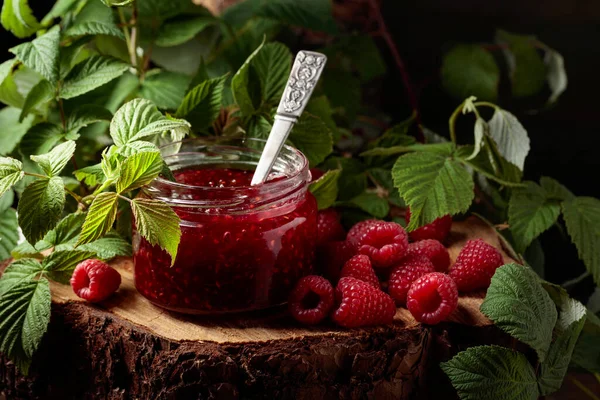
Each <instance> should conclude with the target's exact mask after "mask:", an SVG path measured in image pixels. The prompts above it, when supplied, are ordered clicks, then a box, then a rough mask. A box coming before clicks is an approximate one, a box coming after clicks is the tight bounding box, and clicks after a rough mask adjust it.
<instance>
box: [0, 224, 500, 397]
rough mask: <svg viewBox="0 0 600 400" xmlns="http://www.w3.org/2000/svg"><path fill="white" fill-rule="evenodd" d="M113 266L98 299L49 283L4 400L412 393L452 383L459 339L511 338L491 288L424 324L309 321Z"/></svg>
mask: <svg viewBox="0 0 600 400" xmlns="http://www.w3.org/2000/svg"><path fill="white" fill-rule="evenodd" d="M478 237H481V238H484V239H485V240H486V241H487V242H488V243H490V244H493V245H495V246H496V247H498V248H499V249H502V253H503V255H504V257H505V261H507V262H510V261H512V259H511V258H510V257H509V256H508V255H507V253H506V251H505V250H504V249H503V248H502V244H501V240H500V238H499V237H498V235H497V234H496V232H495V231H494V230H493V229H492V228H490V227H489V226H488V225H487V224H485V223H484V222H482V221H481V220H479V219H477V218H474V217H471V218H469V219H468V220H467V221H464V222H456V223H454V225H453V229H452V233H451V235H450V238H449V243H450V254H451V257H452V259H453V260H454V259H455V258H456V255H457V254H458V252H459V250H460V248H461V247H462V246H463V245H464V243H465V242H466V240H468V239H472V238H478ZM113 265H114V267H115V268H117V270H118V271H119V272H120V273H121V276H122V278H123V282H122V285H121V288H120V289H119V291H118V292H117V293H116V294H115V295H114V296H113V297H111V298H110V299H109V300H107V301H105V302H103V303H101V304H98V305H91V304H88V303H85V302H83V301H81V299H79V298H77V297H76V296H75V295H74V294H73V292H72V290H71V288H70V287H69V286H66V285H60V284H54V283H53V284H51V290H52V316H51V321H50V326H49V328H48V332H47V334H46V336H45V337H44V339H43V341H42V344H41V346H40V349H39V351H38V352H37V353H36V355H35V357H34V360H33V364H32V366H31V371H30V375H29V376H27V377H25V376H22V375H21V374H20V373H19V372H18V370H16V368H15V366H14V364H13V363H12V362H10V361H8V360H7V359H6V358H3V357H0V399H3V396H4V399H61V400H65V399H209V398H210V399H212V398H218V399H236V398H271V399H273V398H277V399H279V398H290V399H328V398H331V399H339V398H341V399H361V398H373V399H388V398H389V399H409V398H410V399H412V398H429V396H431V394H432V393H435V392H439V391H444V390H445V392H444V393H445V395H444V397H443V398H451V397H452V396H453V395H451V394H450V393H453V392H452V391H451V389H450V386H449V383H448V381H447V380H446V379H445V378H444V377H443V375H442V374H441V372H440V371H439V368H438V367H437V364H438V363H439V361H440V360H441V359H446V358H448V357H450V356H451V355H452V354H453V353H455V352H456V350H457V348H462V347H463V346H466V345H473V344H477V343H480V342H482V341H483V340H485V341H486V342H495V343H498V342H503V341H505V340H506V337H505V336H504V335H503V334H502V333H501V332H499V330H496V329H495V328H494V327H493V325H492V323H491V321H489V320H488V319H487V318H486V317H485V316H483V315H482V314H481V313H480V312H479V305H480V304H481V301H482V298H483V293H478V294H473V295H470V296H462V297H461V298H460V300H459V307H458V309H457V310H456V312H455V313H454V314H453V315H452V316H451V318H450V321H449V322H448V323H444V324H442V325H440V326H436V327H427V326H423V325H421V324H419V323H417V322H416V321H415V320H414V319H413V318H412V316H411V315H410V313H409V312H408V311H407V310H406V309H403V308H399V309H398V311H397V313H396V316H395V321H394V323H393V324H392V325H390V326H385V327H374V328H367V329H354V330H347V329H341V328H338V327H336V326H334V325H333V324H323V325H322V326H318V327H311V328H307V327H305V326H302V325H300V324H298V323H296V322H295V321H294V320H293V319H292V318H291V317H289V316H287V315H286V313H285V310H279V311H277V312H273V311H271V312H269V313H261V314H255V315H243V316H231V317H219V318H212V317H211V318H209V317H203V316H194V317H190V316H184V315H178V314H175V313H171V312H168V311H165V310H163V309H161V308H158V307H156V306H154V305H152V304H151V303H150V302H149V301H147V300H146V299H145V298H143V297H142V296H141V295H139V294H138V293H137V292H136V290H135V288H134V284H133V265H132V263H131V260H129V259H120V260H116V261H115V262H114V263H113Z"/></svg>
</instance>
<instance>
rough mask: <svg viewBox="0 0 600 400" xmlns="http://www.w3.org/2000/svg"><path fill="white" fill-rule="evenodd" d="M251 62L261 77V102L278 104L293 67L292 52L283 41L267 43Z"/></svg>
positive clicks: (259, 77)
mask: <svg viewBox="0 0 600 400" xmlns="http://www.w3.org/2000/svg"><path fill="white" fill-rule="evenodd" d="M250 63H251V66H252V68H254V70H255V71H256V74H257V76H258V79H260V89H261V90H260V92H261V104H277V103H278V102H279V100H280V99H281V95H282V94H283V90H284V89H285V85H286V84H287V80H288V75H289V74H290V70H291V68H292V53H291V52H290V50H289V49H288V48H287V47H286V46H285V45H283V44H281V43H267V44H265V45H264V46H263V47H262V48H261V49H260V51H259V52H258V53H257V54H256V55H255V56H254V57H253V58H252V61H251V62H250Z"/></svg>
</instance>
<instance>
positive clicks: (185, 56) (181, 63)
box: [125, 39, 207, 75]
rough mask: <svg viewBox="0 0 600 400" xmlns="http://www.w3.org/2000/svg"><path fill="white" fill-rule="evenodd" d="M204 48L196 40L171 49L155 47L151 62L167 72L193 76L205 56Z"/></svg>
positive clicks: (204, 45)
mask: <svg viewBox="0 0 600 400" xmlns="http://www.w3.org/2000/svg"><path fill="white" fill-rule="evenodd" d="M206 48H207V47H206V44H204V43H202V42H200V41H199V40H197V39H196V40H190V41H188V42H185V43H183V44H180V45H178V46H173V47H155V48H154V49H153V50H152V56H151V60H152V61H153V62H154V63H155V64H156V65H158V66H160V67H161V68H164V69H166V70H168V71H173V72H180V73H182V74H186V75H193V74H195V73H196V71H197V70H198V66H199V65H200V62H201V60H202V57H206V56H207V54H206ZM125 50H126V48H125Z"/></svg>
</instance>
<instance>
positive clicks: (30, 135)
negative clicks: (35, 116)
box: [19, 122, 64, 157]
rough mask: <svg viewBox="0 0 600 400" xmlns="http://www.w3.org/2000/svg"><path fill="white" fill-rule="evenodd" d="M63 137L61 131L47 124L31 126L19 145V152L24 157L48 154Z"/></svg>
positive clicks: (56, 126) (54, 125) (55, 126)
mask: <svg viewBox="0 0 600 400" xmlns="http://www.w3.org/2000/svg"><path fill="white" fill-rule="evenodd" d="M63 137H64V133H63V131H62V129H61V128H60V127H59V126H58V125H56V124H51V123H48V122H42V123H41V124H37V125H34V126H32V127H31V128H30V129H29V130H28V131H27V133H26V134H25V136H23V139H22V140H21V143H20V144H19V150H20V152H21V154H22V155H23V156H25V157H29V156H30V155H37V154H44V153H48V152H49V151H50V150H52V148H53V147H54V146H55V145H56V144H57V143H58V142H60V141H61V139H62V138H63Z"/></svg>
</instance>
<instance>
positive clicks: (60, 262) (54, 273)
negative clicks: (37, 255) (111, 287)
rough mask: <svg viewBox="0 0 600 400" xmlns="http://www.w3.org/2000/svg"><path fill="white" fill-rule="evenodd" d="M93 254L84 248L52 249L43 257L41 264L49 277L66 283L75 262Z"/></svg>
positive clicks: (71, 273)
mask: <svg viewBox="0 0 600 400" xmlns="http://www.w3.org/2000/svg"><path fill="white" fill-rule="evenodd" d="M94 255H95V253H94V252H92V251H84V250H61V251H54V252H52V253H51V254H50V255H49V256H48V257H46V258H45V259H44V261H43V262H42V266H43V267H44V270H45V271H46V273H47V274H48V277H49V278H50V279H52V280H54V281H56V282H59V283H63V284H67V283H69V279H71V275H73V271H74V270H75V267H76V266H77V264H79V263H80V262H82V261H84V260H87V259H88V258H91V257H93V256H94Z"/></svg>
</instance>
